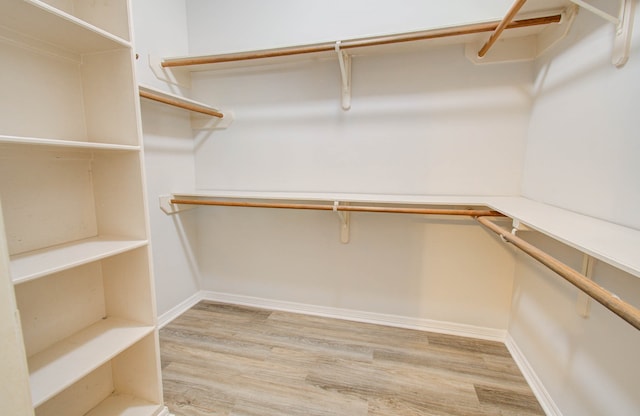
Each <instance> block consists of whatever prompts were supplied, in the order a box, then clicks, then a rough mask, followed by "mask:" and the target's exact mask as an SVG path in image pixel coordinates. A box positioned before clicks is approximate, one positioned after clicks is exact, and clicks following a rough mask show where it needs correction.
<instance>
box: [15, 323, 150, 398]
mask: <svg viewBox="0 0 640 416" xmlns="http://www.w3.org/2000/svg"><path fill="white" fill-rule="evenodd" d="M153 330H154V327H153V326H146V325H141V324H138V323H135V322H132V321H128V320H125V319H120V318H113V317H109V318H106V319H104V320H102V321H101V322H98V323H96V324H94V325H91V326H90V327H88V328H86V329H84V330H82V331H80V332H77V333H76V334H74V335H72V336H71V337H69V338H66V339H64V340H62V341H60V342H58V343H56V344H54V345H53V346H51V347H49V348H47V349H46V350H44V351H42V352H40V353H38V354H36V355H34V356H32V357H30V358H29V359H28V362H29V373H30V374H29V378H30V382H31V399H32V401H33V406H34V407H37V406H39V405H41V404H42V403H44V402H45V401H47V400H48V399H50V398H51V397H53V396H54V395H56V394H58V393H59V392H61V391H63V390H64V389H65V388H67V387H69V386H71V385H72V384H73V383H74V382H76V381H78V380H80V379H81V378H82V377H84V376H86V375H87V374H89V373H90V372H91V371H93V370H94V369H96V368H97V367H99V366H100V365H102V364H104V363H105V362H107V361H109V360H110V359H112V358H113V357H115V356H116V355H117V354H119V353H120V352H122V351H124V350H125V349H126V348H128V347H129V346H131V345H133V344H135V343H136V342H137V341H139V340H141V339H142V338H143V337H144V336H146V335H148V334H150V333H151V332H153Z"/></svg>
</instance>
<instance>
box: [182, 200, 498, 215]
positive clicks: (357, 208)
mask: <svg viewBox="0 0 640 416" xmlns="http://www.w3.org/2000/svg"><path fill="white" fill-rule="evenodd" d="M171 203H172V204H184V205H213V206H223V207H250V208H282V209H308V210H319V211H349V212H381V213H393V214H421V215H466V216H471V217H476V216H483V217H501V216H503V215H502V214H500V213H499V212H498V211H492V210H488V209H461V208H458V209H455V208H400V207H375V206H364V205H326V204H324V205H323V204H293V203H280V202H246V201H220V200H198V199H172V200H171Z"/></svg>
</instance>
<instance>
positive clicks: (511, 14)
mask: <svg viewBox="0 0 640 416" xmlns="http://www.w3.org/2000/svg"><path fill="white" fill-rule="evenodd" d="M526 2H527V0H516V2H515V3H513V5H512V6H511V8H510V9H509V11H508V12H507V14H506V15H505V17H504V18H503V19H502V21H501V22H500V24H499V25H498V27H496V29H495V30H494V31H493V33H492V34H491V36H490V37H489V40H487V42H486V43H485V44H484V45H483V46H482V48H481V49H480V51H479V52H478V57H479V58H482V57H483V56H485V55H486V54H487V52H489V49H491V47H492V46H493V44H494V43H496V41H497V40H498V38H499V37H500V35H501V34H502V32H504V30H505V29H506V28H507V27H508V26H509V24H510V23H511V22H512V21H513V19H514V18H515V17H516V14H518V12H519V11H520V9H521V8H522V6H524V4H525V3H526Z"/></svg>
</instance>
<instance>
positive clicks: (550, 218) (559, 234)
mask: <svg viewBox="0 0 640 416" xmlns="http://www.w3.org/2000/svg"><path fill="white" fill-rule="evenodd" d="M173 195H174V197H176V198H178V199H188V198H195V199H207V198H209V199H239V200H277V201H283V200H288V201H317V202H320V201H325V202H336V201H337V202H342V203H372V204H392V205H431V206H434V205H435V206H456V205H457V206H475V207H477V206H483V207H489V208H491V209H493V210H496V211H498V212H500V213H502V214H504V215H506V216H507V217H510V218H513V219H517V220H518V221H520V222H521V223H522V224H525V225H527V226H529V227H530V228H532V229H534V230H536V231H539V232H541V233H543V234H546V235H548V236H550V237H552V238H554V239H556V240H558V241H561V242H563V243H565V244H567V245H569V246H571V247H573V248H575V249H577V250H580V251H582V252H584V253H586V254H588V255H590V256H593V257H594V258H596V259H598V260H601V261H604V262H605V263H608V264H610V265H612V266H614V267H617V268H619V269H621V270H623V271H625V272H627V273H630V274H632V275H634V276H636V277H640V254H639V253H640V251H639V250H640V231H639V230H636V229H633V228H629V227H624V226H621V225H618V224H614V223H611V222H608V221H603V220H600V219H597V218H593V217H589V216H586V215H582V214H578V213H575V212H572V211H568V210H565V209H561V208H557V207H553V206H551V205H547V204H543V203H539V202H535V201H532V200H530V199H527V198H523V197H507V196H505V197H494V196H449V195H383V194H349V193H297V192H241V191H193V192H180V193H174V194H173ZM161 200H162V198H161Z"/></svg>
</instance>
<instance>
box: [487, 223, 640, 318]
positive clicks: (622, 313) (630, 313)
mask: <svg viewBox="0 0 640 416" xmlns="http://www.w3.org/2000/svg"><path fill="white" fill-rule="evenodd" d="M476 220H477V221H478V222H480V224H482V225H484V226H485V227H487V228H488V229H490V230H491V231H493V232H494V233H496V234H498V235H501V236H502V237H503V238H504V239H505V240H507V241H509V242H510V243H512V244H513V245H514V246H516V247H518V248H519V249H520V250H522V251H524V252H525V253H527V254H528V255H529V256H531V257H533V258H534V259H536V260H537V261H539V262H540V263H542V264H544V265H545V266H547V267H548V268H549V269H551V270H553V271H554V272H555V273H557V274H559V275H560V276H561V277H562V278H564V279H565V280H567V281H568V282H569V283H571V284H573V285H574V286H575V287H577V288H578V289H580V290H582V291H583V292H584V293H586V294H587V295H588V296H590V297H591V298H593V299H594V300H596V301H597V302H599V303H600V304H602V305H603V306H604V307H605V308H607V309H609V310H610V311H611V312H613V313H615V314H616V315H618V316H619V317H621V318H622V319H624V320H625V321H627V322H628V323H630V324H631V325H633V326H634V327H635V328H636V329H640V309H637V308H636V307H634V306H633V305H630V304H628V303H627V302H625V301H623V300H621V299H620V298H618V297H617V296H615V295H613V294H612V293H611V292H609V291H608V290H606V289H604V288H603V287H602V286H600V285H598V284H597V283H594V282H593V281H592V280H591V279H589V278H588V277H586V276H584V275H582V274H580V273H578V272H577V271H575V270H574V269H572V268H571V267H569V266H567V265H566V264H564V263H562V262H560V261H559V260H557V259H555V258H554V257H552V256H550V255H549V254H547V253H545V252H544V251H542V250H540V249H539V248H537V247H535V246H533V245H531V244H529V243H528V242H526V241H525V240H523V239H521V238H520V237H518V236H516V235H514V234H513V233H511V232H509V231H508V230H505V229H504V228H502V227H500V226H498V225H496V224H495V223H493V222H492V221H491V220H490V219H489V218H486V217H485V218H483V217H477V218H476Z"/></svg>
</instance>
